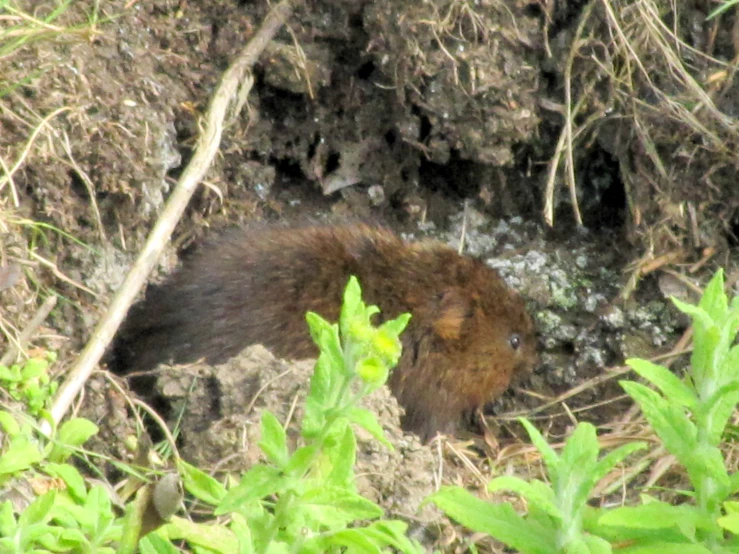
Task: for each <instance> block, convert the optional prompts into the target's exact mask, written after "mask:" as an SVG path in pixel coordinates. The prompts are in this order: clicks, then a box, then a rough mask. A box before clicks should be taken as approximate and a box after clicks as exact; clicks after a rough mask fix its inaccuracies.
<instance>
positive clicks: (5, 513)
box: [0, 500, 16, 537]
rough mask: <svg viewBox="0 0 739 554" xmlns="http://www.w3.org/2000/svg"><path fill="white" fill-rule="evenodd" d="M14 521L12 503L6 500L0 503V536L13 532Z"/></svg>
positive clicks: (9, 534)
mask: <svg viewBox="0 0 739 554" xmlns="http://www.w3.org/2000/svg"><path fill="white" fill-rule="evenodd" d="M15 527H16V521H15V514H14V513H13V504H12V502H10V500H6V501H5V502H3V503H2V504H0V537H9V536H12V535H13V534H14V532H15Z"/></svg>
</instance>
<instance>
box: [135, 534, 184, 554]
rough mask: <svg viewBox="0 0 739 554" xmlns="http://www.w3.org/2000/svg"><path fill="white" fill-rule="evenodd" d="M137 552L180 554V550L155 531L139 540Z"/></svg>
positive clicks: (142, 553)
mask: <svg viewBox="0 0 739 554" xmlns="http://www.w3.org/2000/svg"><path fill="white" fill-rule="evenodd" d="M139 552H140V554H180V552H181V550H180V549H178V548H177V547H175V546H174V545H173V544H172V543H171V542H169V541H168V540H167V539H165V538H164V537H162V536H161V535H159V533H158V532H156V531H155V532H153V533H149V534H148V535H146V536H145V537H143V538H142V539H141V541H140V542H139Z"/></svg>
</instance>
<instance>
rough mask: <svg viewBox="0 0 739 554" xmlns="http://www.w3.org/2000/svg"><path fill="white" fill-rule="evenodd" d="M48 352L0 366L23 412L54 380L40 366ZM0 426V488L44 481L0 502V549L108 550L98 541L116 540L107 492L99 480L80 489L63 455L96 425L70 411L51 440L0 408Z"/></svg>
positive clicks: (44, 396) (41, 402)
mask: <svg viewBox="0 0 739 554" xmlns="http://www.w3.org/2000/svg"><path fill="white" fill-rule="evenodd" d="M50 359H53V356H49V357H48V358H47V359H46V360H39V359H31V360H29V361H28V362H26V363H25V364H24V365H23V366H20V367H19V366H13V367H11V368H3V369H7V370H8V371H7V372H6V373H5V374H4V376H3V378H4V384H3V386H4V387H8V390H9V391H10V392H11V394H12V395H13V397H14V398H16V399H17V400H19V401H21V402H23V401H25V402H26V407H27V408H28V411H29V412H34V413H38V414H39V415H42V416H43V414H44V409H43V407H44V406H45V404H46V401H47V400H48V398H49V396H50V395H51V394H52V393H53V390H54V388H55V387H54V386H51V385H53V383H49V381H48V374H47V371H46V370H47V369H48V367H47V366H48V360H50ZM42 377H43V378H42ZM49 391H52V392H49ZM0 428H1V430H2V432H1V433H0V437H2V442H0V484H2V486H3V489H4V490H5V491H12V490H16V489H19V490H24V489H25V487H26V486H27V485H28V484H29V483H35V484H36V486H44V487H48V488H50V490H48V491H47V492H45V493H43V494H40V495H39V496H38V497H37V498H35V499H34V500H33V501H32V502H30V504H28V505H27V506H25V507H23V506H22V502H18V503H17V504H14V503H13V502H12V501H11V500H5V501H4V502H2V503H0V552H3V553H8V554H11V553H18V554H20V553H26V552H48V551H53V552H102V553H105V552H114V550H113V549H112V548H111V547H106V546H104V545H106V544H108V545H110V544H113V543H114V542H115V541H116V540H117V538H118V536H119V535H120V530H121V526H120V525H118V524H116V523H115V519H116V516H115V512H114V511H113V508H112V506H111V504H110V500H109V494H108V492H107V491H106V490H105V489H103V488H102V487H101V486H99V485H98V486H95V487H92V488H91V489H90V490H89V491H88V489H87V486H86V484H85V481H84V479H83V478H82V476H81V475H80V473H79V472H78V471H77V469H76V468H75V467H74V466H73V465H71V464H69V463H67V462H68V460H69V458H70V456H71V455H72V454H73V453H74V452H75V451H76V450H77V449H78V448H79V447H80V446H81V445H82V444H84V443H85V442H86V441H87V439H89V438H90V437H91V436H92V435H94V434H95V433H97V426H95V425H94V424H93V423H92V422H90V421H88V420H86V419H82V418H75V419H71V420H69V421H66V422H64V423H63V424H62V425H61V426H60V427H59V428H58V429H55V430H54V431H55V432H54V436H53V439H52V440H50V441H48V442H43V441H39V440H38V438H37V436H36V433H35V429H36V424H35V421H34V420H33V419H32V418H30V417H29V416H28V415H26V414H25V413H11V412H10V411H0ZM10 496H11V497H12V496H13V495H12V494H11V495H10Z"/></svg>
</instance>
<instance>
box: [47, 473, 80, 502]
mask: <svg viewBox="0 0 739 554" xmlns="http://www.w3.org/2000/svg"><path fill="white" fill-rule="evenodd" d="M44 471H45V472H46V473H47V474H48V475H51V476H52V477H58V478H60V479H61V480H62V481H64V484H65V485H67V491H68V492H69V494H70V496H71V497H72V498H73V499H74V500H75V501H76V502H84V500H85V497H86V496H87V488H86V487H85V480H84V478H83V477H82V475H81V474H80V472H79V471H77V468H76V467H74V466H72V465H70V464H55V463H48V464H46V465H45V466H44Z"/></svg>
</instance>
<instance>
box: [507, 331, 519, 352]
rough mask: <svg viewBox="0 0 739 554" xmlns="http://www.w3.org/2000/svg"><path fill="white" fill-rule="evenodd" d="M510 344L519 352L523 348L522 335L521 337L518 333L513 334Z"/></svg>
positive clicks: (509, 340)
mask: <svg viewBox="0 0 739 554" xmlns="http://www.w3.org/2000/svg"><path fill="white" fill-rule="evenodd" d="M508 342H509V343H510V345H511V348H513V350H518V349H519V348H521V335H519V334H518V333H513V334H512V335H511V337H510V338H509V339H508Z"/></svg>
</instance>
